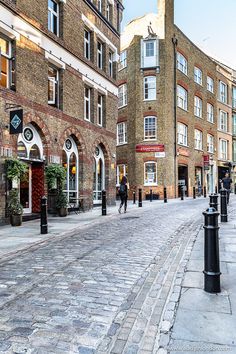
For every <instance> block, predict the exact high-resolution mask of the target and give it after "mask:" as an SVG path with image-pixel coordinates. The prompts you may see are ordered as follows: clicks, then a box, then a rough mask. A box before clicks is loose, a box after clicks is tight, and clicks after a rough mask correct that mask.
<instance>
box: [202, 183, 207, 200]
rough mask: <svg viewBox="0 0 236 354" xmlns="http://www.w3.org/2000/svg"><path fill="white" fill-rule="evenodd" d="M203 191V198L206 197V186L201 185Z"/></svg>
mask: <svg viewBox="0 0 236 354" xmlns="http://www.w3.org/2000/svg"><path fill="white" fill-rule="evenodd" d="M203 193H204V198H206V197H207V189H206V186H204V187H203Z"/></svg>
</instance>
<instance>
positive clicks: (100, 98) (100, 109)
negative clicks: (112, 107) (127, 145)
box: [97, 94, 104, 127]
mask: <svg viewBox="0 0 236 354" xmlns="http://www.w3.org/2000/svg"><path fill="white" fill-rule="evenodd" d="M99 101H100V102H99ZM103 104H104V96H103V95H101V94H98V111H97V114H98V116H97V122H98V125H100V127H102V126H103Z"/></svg>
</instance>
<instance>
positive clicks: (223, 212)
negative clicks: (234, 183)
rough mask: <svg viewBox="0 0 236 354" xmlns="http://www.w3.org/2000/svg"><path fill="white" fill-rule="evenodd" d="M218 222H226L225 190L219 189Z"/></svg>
mask: <svg viewBox="0 0 236 354" xmlns="http://www.w3.org/2000/svg"><path fill="white" fill-rule="evenodd" d="M220 220H221V222H227V221H228V214H227V190H226V189H221V191H220Z"/></svg>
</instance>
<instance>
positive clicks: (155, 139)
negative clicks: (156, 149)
mask: <svg viewBox="0 0 236 354" xmlns="http://www.w3.org/2000/svg"><path fill="white" fill-rule="evenodd" d="M143 141H157V138H153V139H145V138H144V139H143Z"/></svg>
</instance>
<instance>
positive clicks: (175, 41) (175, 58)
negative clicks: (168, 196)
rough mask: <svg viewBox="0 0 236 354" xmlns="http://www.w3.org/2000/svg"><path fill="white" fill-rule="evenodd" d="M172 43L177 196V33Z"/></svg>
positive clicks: (175, 184) (175, 183) (175, 182)
mask: <svg viewBox="0 0 236 354" xmlns="http://www.w3.org/2000/svg"><path fill="white" fill-rule="evenodd" d="M172 43H173V50H174V186H175V198H176V197H177V195H176V188H177V168H176V162H177V107H176V97H177V86H176V69H177V68H176V60H177V55H176V47H177V44H178V40H177V38H176V37H175V34H174V36H173V38H172Z"/></svg>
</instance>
